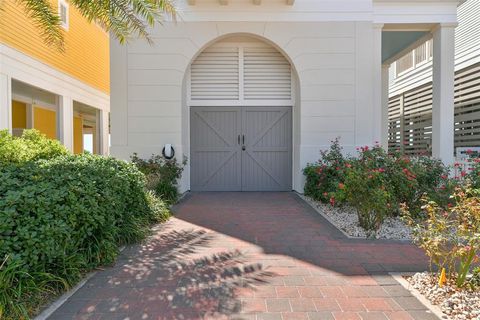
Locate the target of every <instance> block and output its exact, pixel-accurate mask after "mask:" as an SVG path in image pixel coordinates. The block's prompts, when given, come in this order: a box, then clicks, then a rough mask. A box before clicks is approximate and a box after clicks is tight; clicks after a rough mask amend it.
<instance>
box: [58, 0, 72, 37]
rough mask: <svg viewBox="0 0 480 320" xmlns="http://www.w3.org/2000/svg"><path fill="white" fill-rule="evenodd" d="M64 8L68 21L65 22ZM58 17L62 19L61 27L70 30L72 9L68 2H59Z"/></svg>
mask: <svg viewBox="0 0 480 320" xmlns="http://www.w3.org/2000/svg"><path fill="white" fill-rule="evenodd" d="M62 6H63V7H65V20H66V21H63V20H62V16H61V12H62V11H61V10H62ZM58 15H59V17H60V25H61V26H62V28H63V29H65V30H68V28H69V27H70V23H69V20H70V8H69V6H68V3H67V1H65V0H58Z"/></svg>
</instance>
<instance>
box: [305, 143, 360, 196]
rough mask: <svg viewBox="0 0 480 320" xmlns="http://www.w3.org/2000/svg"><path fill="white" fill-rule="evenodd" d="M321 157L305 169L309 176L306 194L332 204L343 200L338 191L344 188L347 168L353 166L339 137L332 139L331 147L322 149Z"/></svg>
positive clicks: (306, 174)
mask: <svg viewBox="0 0 480 320" xmlns="http://www.w3.org/2000/svg"><path fill="white" fill-rule="evenodd" d="M320 155H321V158H320V160H319V161H318V162H317V163H313V164H308V165H307V167H306V168H305V169H303V174H304V175H305V176H306V177H307V181H306V184H305V195H307V196H309V197H311V198H313V199H315V200H318V201H322V202H325V203H328V202H330V203H331V204H332V205H335V204H340V203H342V202H343V197H342V196H340V194H339V193H338V191H339V190H341V189H342V188H343V185H344V181H345V169H346V168H348V167H351V164H350V161H351V160H350V159H349V158H346V157H344V156H343V153H342V147H341V146H340V143H339V139H335V140H334V141H332V145H331V146H330V149H329V150H327V151H320Z"/></svg>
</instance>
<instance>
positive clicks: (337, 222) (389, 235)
mask: <svg viewBox="0 0 480 320" xmlns="http://www.w3.org/2000/svg"><path fill="white" fill-rule="evenodd" d="M300 197H301V198H302V199H304V200H305V201H306V202H307V203H309V204H310V205H311V206H312V207H313V208H315V209H316V210H317V212H319V213H320V214H322V215H323V216H324V217H326V218H327V219H328V220H329V221H330V222H331V223H332V224H333V225H334V226H335V227H337V228H338V229H340V230H342V231H344V232H345V233H346V234H347V235H349V236H351V237H359V238H367V232H365V229H363V228H362V227H360V225H359V223H358V216H357V214H356V212H355V210H354V209H353V208H351V207H348V206H342V207H332V206H331V205H330V204H325V203H322V202H319V201H315V200H313V199H312V198H310V197H307V196H304V195H300ZM374 238H376V239H394V240H411V239H412V235H411V231H410V228H409V227H408V226H407V225H406V224H405V223H404V222H403V221H402V220H401V219H400V218H387V219H385V221H384V223H383V224H382V226H381V227H380V229H379V230H378V231H377V233H376V235H375V236H374Z"/></svg>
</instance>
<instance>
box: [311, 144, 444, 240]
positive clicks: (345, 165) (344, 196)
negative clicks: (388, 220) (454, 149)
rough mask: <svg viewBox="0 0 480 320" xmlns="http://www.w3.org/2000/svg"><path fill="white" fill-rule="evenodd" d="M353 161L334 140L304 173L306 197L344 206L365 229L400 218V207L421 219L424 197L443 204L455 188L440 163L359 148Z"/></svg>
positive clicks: (369, 229)
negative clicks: (356, 217) (354, 213)
mask: <svg viewBox="0 0 480 320" xmlns="http://www.w3.org/2000/svg"><path fill="white" fill-rule="evenodd" d="M357 150H358V156H357V157H355V158H354V157H344V156H343V155H342V150H341V147H340V145H339V141H338V139H337V140H335V141H333V142H332V145H331V147H330V150H328V151H325V152H321V159H320V160H319V161H318V162H317V163H315V164H309V165H308V166H307V167H306V168H305V169H304V174H305V176H306V178H307V181H306V184H305V194H306V195H307V196H310V197H312V198H313V199H315V200H319V201H322V202H325V203H326V202H330V203H331V204H332V205H337V204H345V203H346V204H348V205H350V206H352V207H354V208H355V209H356V210H357V213H358V214H359V221H360V224H361V225H362V227H364V228H365V229H367V231H374V230H376V229H377V228H378V227H379V226H380V224H381V223H382V221H383V220H384V218H385V217H386V216H393V215H398V214H399V213H400V205H401V204H404V205H406V206H407V207H408V208H409V210H410V212H411V213H412V214H413V213H416V214H417V215H420V214H421V212H422V210H421V206H422V203H421V198H422V196H423V195H424V194H427V195H431V196H432V197H436V198H438V199H439V201H440V202H442V203H447V204H448V203H449V201H448V199H449V196H450V194H447V192H448V191H449V190H452V189H451V188H452V186H453V185H454V184H453V183H452V182H451V181H450V180H449V179H448V170H447V168H446V167H445V166H444V165H443V164H442V162H441V161H439V160H435V159H431V158H429V157H414V158H409V157H405V156H402V155H400V154H399V153H393V154H388V153H387V152H386V151H385V150H384V149H383V148H381V147H380V146H378V145H377V146H374V147H372V148H370V147H367V146H366V147H362V148H358V149H357Z"/></svg>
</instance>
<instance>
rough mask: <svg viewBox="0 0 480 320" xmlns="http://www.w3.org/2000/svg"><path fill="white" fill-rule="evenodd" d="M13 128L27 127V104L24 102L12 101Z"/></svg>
mask: <svg viewBox="0 0 480 320" xmlns="http://www.w3.org/2000/svg"><path fill="white" fill-rule="evenodd" d="M12 128H14V129H25V128H27V105H26V104H25V103H23V102H19V101H15V100H13V101H12Z"/></svg>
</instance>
